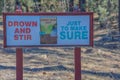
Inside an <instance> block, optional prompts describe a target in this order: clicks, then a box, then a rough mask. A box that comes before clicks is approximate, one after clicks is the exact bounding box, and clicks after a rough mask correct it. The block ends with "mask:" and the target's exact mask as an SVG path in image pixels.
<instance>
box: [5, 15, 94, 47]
mask: <svg viewBox="0 0 120 80" xmlns="http://www.w3.org/2000/svg"><path fill="white" fill-rule="evenodd" d="M92 31H93V14H92V13H85V14H84V13H46V14H45V13H39V14H35V13H34V14H33V13H21V14H17V13H4V35H5V36H4V46H5V47H32V46H36V47H37V46H92V44H93V42H92V41H93V32H92Z"/></svg>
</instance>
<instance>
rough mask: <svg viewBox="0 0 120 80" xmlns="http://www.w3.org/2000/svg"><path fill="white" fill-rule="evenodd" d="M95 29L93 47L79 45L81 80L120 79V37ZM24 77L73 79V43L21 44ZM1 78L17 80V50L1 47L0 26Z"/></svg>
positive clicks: (0, 35)
mask: <svg viewBox="0 0 120 80" xmlns="http://www.w3.org/2000/svg"><path fill="white" fill-rule="evenodd" d="M106 34H107V32H106V30H104V29H103V30H99V31H98V30H96V31H94V47H82V48H81V49H82V51H81V52H82V53H81V67H82V71H81V72H82V80H120V39H117V38H115V39H114V40H111V39H110V38H109V37H107V38H106ZM23 52H24V54H23V57H24V62H23V63H24V64H23V65H24V67H23V68H24V73H23V76H24V78H23V79H24V80H74V48H73V47H54V48H53V47H37V48H23ZM0 80H16V51H15V49H14V48H3V27H2V26H0Z"/></svg>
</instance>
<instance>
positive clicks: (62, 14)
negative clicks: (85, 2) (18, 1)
mask: <svg viewBox="0 0 120 80" xmlns="http://www.w3.org/2000/svg"><path fill="white" fill-rule="evenodd" d="M10 15H12V16H15V15H21V16H76V15H83V16H86V15H88V16H90V18H89V19H90V20H89V21H90V24H89V40H90V41H89V44H88V45H79V44H78V45H52V44H51V45H24V46H23V45H21V46H20V45H18V46H16V45H12V46H10V45H7V34H6V33H7V30H6V16H10ZM3 34H4V42H3V43H4V48H7V47H63V46H66V47H81V46H93V12H77V13H75V12H73V13H70V12H68V13H3Z"/></svg>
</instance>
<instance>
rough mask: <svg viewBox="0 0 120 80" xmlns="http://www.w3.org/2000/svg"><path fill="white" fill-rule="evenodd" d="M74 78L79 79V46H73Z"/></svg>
mask: <svg viewBox="0 0 120 80" xmlns="http://www.w3.org/2000/svg"><path fill="white" fill-rule="evenodd" d="M74 56H75V59H74V60H75V80H81V48H80V47H75V49H74Z"/></svg>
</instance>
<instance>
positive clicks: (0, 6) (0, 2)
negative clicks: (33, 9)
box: [0, 0, 4, 15]
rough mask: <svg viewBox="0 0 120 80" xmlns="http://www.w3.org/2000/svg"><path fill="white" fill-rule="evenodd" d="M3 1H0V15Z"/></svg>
mask: <svg viewBox="0 0 120 80" xmlns="http://www.w3.org/2000/svg"><path fill="white" fill-rule="evenodd" d="M3 2H4V1H3V0H0V15H1V14H2V11H3V6H4V5H3Z"/></svg>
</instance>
